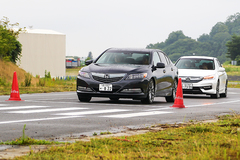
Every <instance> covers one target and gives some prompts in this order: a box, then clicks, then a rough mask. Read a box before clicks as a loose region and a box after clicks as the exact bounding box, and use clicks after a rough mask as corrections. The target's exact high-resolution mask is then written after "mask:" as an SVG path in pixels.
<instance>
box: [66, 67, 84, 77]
mask: <svg viewBox="0 0 240 160" xmlns="http://www.w3.org/2000/svg"><path fill="white" fill-rule="evenodd" d="M80 69H81V67H77V68H67V69H66V76H77V75H78V71H79V70H80Z"/></svg>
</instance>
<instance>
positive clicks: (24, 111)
mask: <svg viewBox="0 0 240 160" xmlns="http://www.w3.org/2000/svg"><path fill="white" fill-rule="evenodd" d="M80 109H88V108H77V107H70V108H51V109H35V110H23V111H10V112H6V113H23V114H25V113H42V112H57V111H70V110H80Z"/></svg>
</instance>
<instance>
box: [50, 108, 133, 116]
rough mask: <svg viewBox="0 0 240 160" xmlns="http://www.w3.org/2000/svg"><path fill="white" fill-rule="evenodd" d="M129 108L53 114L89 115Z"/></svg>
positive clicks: (122, 110)
mask: <svg viewBox="0 0 240 160" xmlns="http://www.w3.org/2000/svg"><path fill="white" fill-rule="evenodd" d="M126 111H131V110H124V109H108V110H93V111H84V112H67V113H56V114H53V115H62V116H63V115H64V116H70V115H71V116H73V115H74V116H77V115H89V114H101V113H113V112H126Z"/></svg>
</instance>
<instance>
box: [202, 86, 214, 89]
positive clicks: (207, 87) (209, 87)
mask: <svg viewBox="0 0 240 160" xmlns="http://www.w3.org/2000/svg"><path fill="white" fill-rule="evenodd" d="M202 88H203V89H205V90H209V89H212V86H204V87H202Z"/></svg>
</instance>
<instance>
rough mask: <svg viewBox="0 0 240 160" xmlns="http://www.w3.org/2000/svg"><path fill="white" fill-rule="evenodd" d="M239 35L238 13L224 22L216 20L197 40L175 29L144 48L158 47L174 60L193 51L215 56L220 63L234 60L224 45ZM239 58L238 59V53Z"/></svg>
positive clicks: (197, 53) (239, 19)
mask: <svg viewBox="0 0 240 160" xmlns="http://www.w3.org/2000/svg"><path fill="white" fill-rule="evenodd" d="M238 35H240V13H236V14H234V15H231V16H229V17H228V18H227V20H226V22H224V23H223V22H218V23H217V24H216V25H215V26H213V27H212V30H211V32H210V33H209V34H202V35H201V36H200V37H199V38H197V40H195V39H192V38H191V37H187V36H185V35H184V34H183V32H182V31H181V30H180V31H175V32H172V33H170V34H169V36H168V39H166V40H165V42H161V43H159V42H158V43H156V44H149V45H147V47H146V48H154V49H160V50H162V51H164V52H166V54H168V56H169V57H170V58H171V60H172V61H176V60H177V59H178V58H179V57H181V56H189V55H193V53H195V54H196V55H198V56H213V57H217V58H218V59H219V61H220V62H221V63H223V62H225V61H226V60H230V59H228V58H231V59H232V60H235V58H236V57H237V56H231V54H229V53H230V52H229V51H228V48H227V46H226V44H227V42H228V41H231V40H232V36H236V37H238ZM238 54H239V59H240V53H238Z"/></svg>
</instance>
